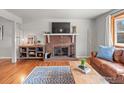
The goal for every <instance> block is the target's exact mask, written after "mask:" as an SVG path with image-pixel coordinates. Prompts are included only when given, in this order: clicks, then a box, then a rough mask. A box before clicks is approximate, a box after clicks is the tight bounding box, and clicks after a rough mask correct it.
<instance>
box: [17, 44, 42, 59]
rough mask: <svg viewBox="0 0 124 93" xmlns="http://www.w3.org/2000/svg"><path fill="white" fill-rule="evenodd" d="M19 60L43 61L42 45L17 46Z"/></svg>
mask: <svg viewBox="0 0 124 93" xmlns="http://www.w3.org/2000/svg"><path fill="white" fill-rule="evenodd" d="M19 54H20V59H44V46H43V45H22V46H19Z"/></svg>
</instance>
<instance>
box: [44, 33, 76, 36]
mask: <svg viewBox="0 0 124 93" xmlns="http://www.w3.org/2000/svg"><path fill="white" fill-rule="evenodd" d="M44 35H52V36H57V35H62V36H73V35H78V34H77V33H58V34H54V33H50V34H44Z"/></svg>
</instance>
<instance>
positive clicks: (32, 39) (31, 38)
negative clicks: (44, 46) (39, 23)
mask: <svg viewBox="0 0 124 93" xmlns="http://www.w3.org/2000/svg"><path fill="white" fill-rule="evenodd" d="M36 42H37V41H36V36H35V35H28V40H27V44H29V45H34V44H36Z"/></svg>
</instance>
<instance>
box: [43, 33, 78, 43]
mask: <svg viewBox="0 0 124 93" xmlns="http://www.w3.org/2000/svg"><path fill="white" fill-rule="evenodd" d="M44 35H45V36H47V38H48V43H50V36H72V43H74V37H75V36H76V35H78V34H77V33H57V34H55V33H50V34H44Z"/></svg>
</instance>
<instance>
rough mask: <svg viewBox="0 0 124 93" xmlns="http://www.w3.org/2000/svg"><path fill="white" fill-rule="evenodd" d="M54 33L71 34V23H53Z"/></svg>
mask: <svg viewBox="0 0 124 93" xmlns="http://www.w3.org/2000/svg"><path fill="white" fill-rule="evenodd" d="M52 33H70V22H52Z"/></svg>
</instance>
